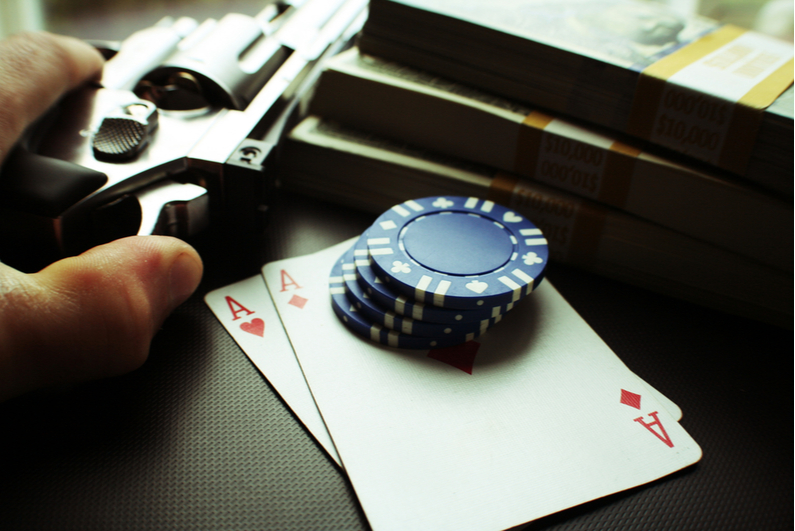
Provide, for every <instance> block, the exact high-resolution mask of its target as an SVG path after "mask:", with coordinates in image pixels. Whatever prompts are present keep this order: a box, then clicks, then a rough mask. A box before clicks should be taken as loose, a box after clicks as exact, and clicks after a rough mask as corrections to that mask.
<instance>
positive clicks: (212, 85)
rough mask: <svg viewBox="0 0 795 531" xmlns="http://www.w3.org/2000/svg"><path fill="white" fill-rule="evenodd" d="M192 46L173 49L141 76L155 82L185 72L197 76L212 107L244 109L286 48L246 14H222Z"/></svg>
mask: <svg viewBox="0 0 795 531" xmlns="http://www.w3.org/2000/svg"><path fill="white" fill-rule="evenodd" d="M189 39H190V41H192V45H191V46H188V47H186V48H185V49H178V50H177V51H176V52H175V53H174V54H173V55H171V57H170V58H168V59H167V60H166V61H165V62H164V63H163V64H162V65H161V66H159V67H157V68H155V69H154V70H153V71H152V72H151V73H150V74H149V75H147V76H146V77H145V80H146V81H147V82H150V83H152V84H155V85H159V86H167V85H169V84H171V81H170V80H172V79H174V78H175V77H180V76H181V75H183V74H189V75H190V76H192V77H193V78H195V79H197V80H198V83H199V86H200V89H201V91H202V96H203V97H204V98H205V99H206V100H207V101H208V102H209V103H210V104H214V105H220V106H223V107H227V108H232V109H237V110H243V109H245V108H246V106H247V105H248V104H249V102H250V101H251V99H252V98H253V97H254V96H255V95H256V94H257V92H258V91H259V90H260V89H261V88H262V86H263V85H264V84H265V82H266V81H267V80H268V79H269V78H270V77H271V75H272V74H273V73H274V72H275V71H276V70H277V69H278V68H279V66H281V64H282V63H283V62H284V61H285V60H286V59H287V58H288V57H289V54H290V50H289V49H286V48H284V47H283V46H282V45H281V44H279V42H278V41H277V40H276V39H270V38H267V36H266V35H265V33H264V31H263V27H262V25H261V23H260V22H259V21H258V20H257V19H255V18H253V17H249V16H246V15H239V14H229V15H226V16H225V17H223V18H222V19H221V20H220V21H218V23H216V24H215V25H214V26H213V27H212V28H211V29H210V30H209V31H207V32H206V33H205V34H204V35H202V36H201V38H199V39H194V38H193V36H191V37H189Z"/></svg>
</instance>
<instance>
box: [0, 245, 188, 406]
mask: <svg viewBox="0 0 795 531" xmlns="http://www.w3.org/2000/svg"><path fill="white" fill-rule="evenodd" d="M202 271H203V267H202V262H201V258H200V257H199V255H198V253H196V251H195V250H194V249H193V248H192V247H190V246H189V245H188V244H186V243H185V242H183V241H181V240H177V239H175V238H170V237H165V236H143V237H138V236H133V237H131V238H124V239H121V240H117V241H115V242H112V243H109V244H106V245H101V246H99V247H96V248H94V249H91V250H89V251H87V252H85V253H83V254H82V255H80V256H76V257H71V258H66V259H63V260H61V261H59V262H56V263H54V264H52V265H50V266H48V267H46V268H45V269H43V270H42V271H40V272H38V273H35V274H32V275H26V274H23V273H20V272H19V271H16V270H14V269H11V268H9V267H7V266H4V265H2V264H0V400H4V399H7V398H10V397H12V396H15V395H18V394H21V393H24V392H26V391H29V390H32V389H36V388H39V387H45V386H49V385H53V384H61V383H73V382H80V381H85V380H90V379H95V378H102V377H106V376H113V375H118V374H122V373H125V372H128V371H131V370H133V369H135V368H137V367H139V366H140V365H141V364H143V362H144V361H145V360H146V358H147V356H148V353H149V344H150V342H151V340H152V337H153V336H154V334H155V332H156V331H157V330H158V329H159V328H160V326H161V325H162V323H163V321H164V320H165V318H166V317H167V316H168V314H169V313H170V312H171V311H172V310H173V309H174V308H176V307H177V306H178V305H179V304H181V303H182V302H184V301H185V300H186V299H187V298H188V297H189V296H190V295H191V293H193V291H194V290H195V289H196V287H197V286H198V284H199V281H200V280H201V275H202Z"/></svg>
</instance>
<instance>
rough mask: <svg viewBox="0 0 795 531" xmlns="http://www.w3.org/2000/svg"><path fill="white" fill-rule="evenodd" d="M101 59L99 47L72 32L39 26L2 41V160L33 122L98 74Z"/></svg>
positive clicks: (0, 131) (0, 54) (0, 155)
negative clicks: (48, 30)
mask: <svg viewBox="0 0 795 531" xmlns="http://www.w3.org/2000/svg"><path fill="white" fill-rule="evenodd" d="M102 64H103V59H102V56H101V55H100V53H99V52H98V51H97V50H96V49H94V48H93V47H92V46H90V45H88V44H86V43H85V42H83V41H80V40H78V39H75V38H72V37H64V36H61V35H54V34H51V33H46V32H35V33H20V34H17V35H13V36H11V37H9V38H7V39H5V40H3V41H0V80H2V83H1V84H0V163H2V161H3V160H4V159H5V157H6V155H7V154H8V152H9V150H10V149H11V147H12V146H13V145H14V143H15V142H16V141H17V139H18V138H19V136H20V135H21V134H22V132H23V131H24V130H25V128H26V127H27V126H28V125H29V124H30V123H31V122H33V121H34V120H36V118H38V117H39V116H40V115H41V114H42V113H44V111H46V110H47V109H48V108H49V107H50V106H51V105H53V104H54V103H55V102H56V101H57V100H58V98H60V97H61V95H62V94H63V93H64V92H66V91H68V90H70V89H73V88H75V87H77V86H79V85H81V84H82V83H84V82H86V81H88V80H90V79H92V78H95V77H98V76H99V73H100V71H101V69H102Z"/></svg>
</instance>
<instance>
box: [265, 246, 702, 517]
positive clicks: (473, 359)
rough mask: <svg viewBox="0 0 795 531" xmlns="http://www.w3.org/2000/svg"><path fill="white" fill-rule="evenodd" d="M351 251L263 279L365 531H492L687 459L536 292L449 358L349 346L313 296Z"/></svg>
mask: <svg viewBox="0 0 795 531" xmlns="http://www.w3.org/2000/svg"><path fill="white" fill-rule="evenodd" d="M352 243H353V241H349V242H344V243H343V244H340V245H337V246H334V247H332V248H330V249H327V250H325V251H321V252H320V253H316V254H314V255H309V256H306V257H300V258H294V259H289V260H282V261H279V262H274V263H271V264H267V265H266V266H265V267H264V268H263V275H264V277H265V280H266V283H267V285H268V289H269V291H270V292H271V295H272V296H273V299H274V302H275V304H276V307H277V309H278V311H279V314H280V317H281V318H282V322H283V324H284V326H285V328H286V330H287V333H288V335H289V337H290V340H291V342H292V344H293V347H294V348H295V351H296V355H297V357H298V359H299V362H300V364H301V367H302V369H303V372H304V376H305V377H306V380H307V383H308V384H309V387H310V389H311V390H312V394H313V396H314V398H315V401H316V403H317V405H318V408H319V409H320V411H321V414H322V415H323V419H324V420H325V422H326V427H327V428H328V430H329V433H330V434H331V437H332V439H333V441H334V444H335V446H336V448H337V451H338V452H339V455H340V457H341V459H342V462H343V465H344V467H345V470H346V473H347V474H348V476H349V478H350V480H351V482H352V484H353V486H354V489H355V490H356V493H357V496H358V497H359V500H360V502H361V504H362V507H363V509H364V511H365V513H366V515H367V518H368V520H369V522H370V524H371V526H372V528H373V529H374V530H376V531H381V530H386V529H396V530H403V529H451V530H458V531H460V530H485V529H506V528H510V527H513V526H516V525H519V524H522V523H524V522H527V521H530V520H534V519H537V518H540V517H542V516H545V515H547V514H551V513H554V512H557V511H560V510H563V509H565V508H568V507H572V506H575V505H578V504H581V503H584V502H587V501H589V500H593V499H595V498H599V497H602V496H606V495H608V494H612V493H615V492H618V491H622V490H625V489H628V488H632V487H634V486H637V485H641V484H644V483H647V482H649V481H653V480H655V479H657V478H660V477H662V476H665V475H667V474H670V473H672V472H674V471H676V470H679V469H681V468H684V467H686V466H688V465H691V464H693V463H695V462H696V461H698V460H699V458H700V457H701V450H700V448H699V447H698V445H697V444H696V443H695V441H693V439H692V438H691V437H690V436H689V435H688V434H687V433H686V432H685V431H684V429H682V427H681V426H680V425H679V424H678V423H677V422H676V419H675V418H674V417H673V416H671V414H670V413H669V412H668V411H667V410H666V406H668V407H674V408H675V406H673V404H671V403H670V401H669V402H668V404H662V403H660V401H659V400H658V399H657V397H656V396H655V395H657V394H658V393H655V392H653V391H650V388H649V387H647V386H646V385H645V383H644V382H643V381H642V380H641V379H640V378H638V377H637V376H636V375H634V374H633V373H632V372H631V371H629V369H627V368H626V366H625V365H624V364H623V363H622V362H621V360H619V359H618V357H616V356H615V354H614V353H613V352H612V351H611V350H610V349H609V348H608V347H607V345H605V344H604V342H603V341H601V339H600V338H599V337H598V336H597V335H596V334H595V333H594V332H593V330H592V329H591V328H590V327H588V325H587V324H586V323H585V322H584V321H583V320H582V319H581V318H580V317H579V316H578V315H577V314H576V312H575V311H574V310H573V309H572V308H571V306H569V305H568V304H567V303H566V301H565V300H564V299H563V298H562V297H561V296H560V295H559V294H558V293H557V291H556V290H555V289H554V287H552V286H551V285H550V284H549V283H548V282H545V283H544V284H543V285H542V286H541V287H539V288H538V289H537V290H536V292H535V293H533V294H532V295H531V296H530V297H528V298H527V300H525V301H523V302H521V303H520V304H518V305H517V307H516V308H515V309H514V310H513V311H512V312H510V313H509V314H507V315H506V316H505V317H504V319H503V320H502V322H501V323H499V324H498V325H497V326H496V327H494V328H493V329H492V330H490V331H489V332H488V333H486V334H485V335H483V336H481V337H480V338H478V339H477V340H476V341H475V342H470V343H467V344H466V345H465V346H464V347H461V348H458V347H454V348H452V349H440V350H435V351H410V350H398V349H393V348H388V347H383V346H381V345H378V344H375V343H373V342H371V341H368V340H365V339H363V338H361V337H360V336H358V335H355V334H354V333H353V332H351V331H349V330H348V329H347V328H346V327H345V326H344V325H342V323H341V322H340V321H339V320H338V319H337V317H336V315H335V314H334V313H333V310H332V308H331V304H330V298H329V286H328V277H329V273H330V271H331V267H332V265H333V264H334V262H335V261H336V260H337V259H339V257H340V256H341V255H342V254H343V252H344V251H345V250H346V249H347V248H348V247H349V246H350V245H352ZM676 409H678V408H676Z"/></svg>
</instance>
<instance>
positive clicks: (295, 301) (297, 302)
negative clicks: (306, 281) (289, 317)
mask: <svg viewBox="0 0 795 531" xmlns="http://www.w3.org/2000/svg"><path fill="white" fill-rule="evenodd" d="M307 302H309V299H305V298H303V297H301V296H300V295H293V298H292V299H290V302H288V303H287V304H292V305H293V306H295V307H297V308H301V309H302V310H303V309H304V305H305V304H306V303H307Z"/></svg>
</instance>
